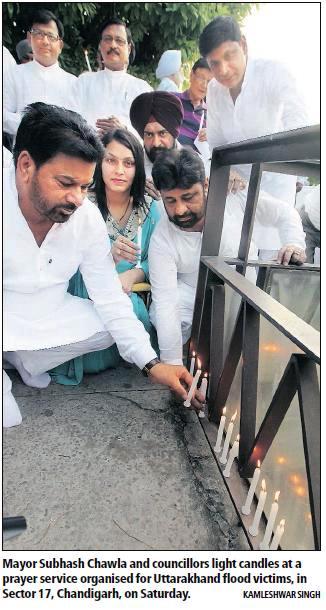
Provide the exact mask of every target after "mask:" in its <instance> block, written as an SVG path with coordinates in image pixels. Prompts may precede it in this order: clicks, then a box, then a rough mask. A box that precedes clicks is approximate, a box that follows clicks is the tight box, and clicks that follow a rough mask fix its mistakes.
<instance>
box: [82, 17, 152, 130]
mask: <svg viewBox="0 0 326 610" xmlns="http://www.w3.org/2000/svg"><path fill="white" fill-rule="evenodd" d="M100 37H101V38H100V44H99V50H100V53H101V56H102V59H103V64H104V70H100V71H99V72H94V73H90V74H82V75H81V76H79V78H78V80H77V82H76V86H75V95H76V99H77V101H78V106H79V112H80V114H81V115H82V116H83V117H84V118H85V119H86V121H87V122H88V123H89V124H90V125H92V126H93V127H97V128H98V129H99V130H100V132H103V131H105V130H107V129H109V128H110V126H111V125H113V123H112V121H113V119H112V117H115V118H116V119H118V120H119V121H120V122H121V123H122V124H123V125H126V126H130V120H129V111H130V106H131V104H132V102H133V100H134V99H135V98H136V97H137V96H138V95H140V94H141V93H144V92H145V91H151V90H152V87H151V86H150V85H149V84H148V83H147V82H146V81H144V80H142V79H141V78H136V77H135V76H132V75H131V74H128V72H127V67H128V64H129V59H130V55H131V53H132V40H131V36H130V32H129V30H128V28H126V26H125V24H124V23H123V21H120V20H119V19H111V20H109V21H107V22H106V23H105V24H103V26H102V29H101V31H100Z"/></svg>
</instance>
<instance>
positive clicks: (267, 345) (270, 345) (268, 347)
mask: <svg viewBox="0 0 326 610" xmlns="http://www.w3.org/2000/svg"><path fill="white" fill-rule="evenodd" d="M262 349H263V351H264V352H279V351H280V350H279V348H278V347H277V345H275V343H265V345H263V348H262Z"/></svg>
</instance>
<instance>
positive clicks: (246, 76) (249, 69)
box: [241, 57, 254, 91]
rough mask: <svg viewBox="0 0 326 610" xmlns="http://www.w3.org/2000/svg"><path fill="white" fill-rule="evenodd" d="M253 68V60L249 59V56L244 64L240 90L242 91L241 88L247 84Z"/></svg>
mask: <svg viewBox="0 0 326 610" xmlns="http://www.w3.org/2000/svg"><path fill="white" fill-rule="evenodd" d="M253 68H254V65H253V61H252V59H250V57H248V59H247V65H246V71H245V73H244V77H243V82H242V87H241V91H243V89H244V88H245V87H246V86H247V83H248V80H249V79H250V77H251V75H252V73H253Z"/></svg>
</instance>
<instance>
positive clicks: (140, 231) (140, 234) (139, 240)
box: [136, 218, 142, 269]
mask: <svg viewBox="0 0 326 610" xmlns="http://www.w3.org/2000/svg"><path fill="white" fill-rule="evenodd" d="M141 238H142V226H141V219H140V218H139V219H138V229H137V245H138V246H139V252H138V256H139V258H138V262H137V265H136V268H137V269H139V268H140V266H141Z"/></svg>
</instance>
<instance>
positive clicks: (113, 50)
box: [107, 49, 120, 55]
mask: <svg viewBox="0 0 326 610" xmlns="http://www.w3.org/2000/svg"><path fill="white" fill-rule="evenodd" d="M110 53H114V54H115V55H120V51H118V49H110V50H109V51H108V52H107V55H110Z"/></svg>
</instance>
